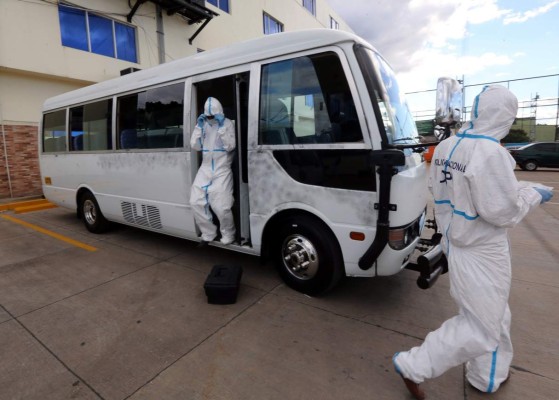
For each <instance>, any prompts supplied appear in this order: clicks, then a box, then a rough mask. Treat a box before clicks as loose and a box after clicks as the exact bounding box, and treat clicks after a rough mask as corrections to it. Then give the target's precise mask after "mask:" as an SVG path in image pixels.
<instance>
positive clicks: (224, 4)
mask: <svg viewBox="0 0 559 400" xmlns="http://www.w3.org/2000/svg"><path fill="white" fill-rule="evenodd" d="M219 8H221V9H222V10H223V11H225V12H227V13H228V12H229V0H220V1H219Z"/></svg>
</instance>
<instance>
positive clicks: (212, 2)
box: [207, 0, 218, 7]
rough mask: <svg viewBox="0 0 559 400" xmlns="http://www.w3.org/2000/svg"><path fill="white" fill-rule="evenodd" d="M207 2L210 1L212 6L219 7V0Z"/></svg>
mask: <svg viewBox="0 0 559 400" xmlns="http://www.w3.org/2000/svg"><path fill="white" fill-rule="evenodd" d="M207 1H208V3H210V4H211V5H213V6H215V7H217V6H218V5H217V0H207Z"/></svg>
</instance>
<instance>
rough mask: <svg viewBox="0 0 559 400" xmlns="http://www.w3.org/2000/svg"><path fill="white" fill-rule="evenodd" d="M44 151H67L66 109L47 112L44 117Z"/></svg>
mask: <svg viewBox="0 0 559 400" xmlns="http://www.w3.org/2000/svg"><path fill="white" fill-rule="evenodd" d="M43 151H44V152H45V153H53V152H57V151H66V110H60V111H55V112H52V113H47V114H45V116H44V119H43Z"/></svg>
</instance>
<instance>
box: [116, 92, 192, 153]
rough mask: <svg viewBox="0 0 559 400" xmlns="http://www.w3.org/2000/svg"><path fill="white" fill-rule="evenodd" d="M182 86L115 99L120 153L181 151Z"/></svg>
mask: <svg viewBox="0 0 559 400" xmlns="http://www.w3.org/2000/svg"><path fill="white" fill-rule="evenodd" d="M183 110H184V83H178V84H175V85H169V86H164V87H159V88H155V89H149V90H147V91H145V92H140V93H135V94H132V95H129V96H123V97H120V98H119V99H118V128H117V131H118V141H119V148H120V149H161V148H175V147H183V132H182V126H183Z"/></svg>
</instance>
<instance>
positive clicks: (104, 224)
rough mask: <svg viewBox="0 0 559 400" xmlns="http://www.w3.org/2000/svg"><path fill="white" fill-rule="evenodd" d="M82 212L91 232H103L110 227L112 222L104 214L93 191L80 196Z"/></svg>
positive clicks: (85, 223) (84, 221)
mask: <svg viewBox="0 0 559 400" xmlns="http://www.w3.org/2000/svg"><path fill="white" fill-rule="evenodd" d="M80 213H81V216H82V219H83V223H84V225H85V227H86V228H87V230H88V231H89V232H91V233H103V232H106V231H107V230H108V229H109V227H110V223H109V221H107V220H106V219H105V217H104V216H103V213H102V212H101V209H100V208H99V204H98V203H97V200H96V199H95V196H94V195H93V194H92V193H91V192H85V193H84V194H83V195H82V196H81V197H80Z"/></svg>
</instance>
